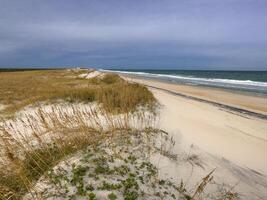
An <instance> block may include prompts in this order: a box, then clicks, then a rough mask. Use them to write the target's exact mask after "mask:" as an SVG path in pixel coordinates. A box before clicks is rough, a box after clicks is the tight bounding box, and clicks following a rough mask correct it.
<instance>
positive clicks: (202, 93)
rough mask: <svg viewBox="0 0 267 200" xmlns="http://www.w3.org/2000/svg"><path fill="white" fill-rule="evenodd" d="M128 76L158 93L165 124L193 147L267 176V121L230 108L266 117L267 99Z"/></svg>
mask: <svg viewBox="0 0 267 200" xmlns="http://www.w3.org/2000/svg"><path fill="white" fill-rule="evenodd" d="M124 77H126V76H124ZM126 78H127V79H128V80H130V81H133V82H138V83H141V84H144V85H146V86H147V87H148V88H149V89H150V90H151V91H152V92H153V94H154V95H155V97H156V98H157V100H158V101H159V103H160V104H161V105H162V108H161V111H160V112H161V114H160V115H161V121H160V124H159V126H160V127H161V128H162V129H164V130H165V131H167V132H169V133H172V135H173V137H174V138H176V139H177V141H180V142H181V143H183V144H186V145H187V146H190V145H196V146H198V147H199V148H200V149H201V150H203V151H204V152H207V153H209V154H212V155H215V156H217V157H219V158H223V159H226V160H229V161H231V162H233V163H235V164H237V165H239V166H242V167H244V168H247V169H251V170H253V171H255V172H258V173H260V174H265V175H266V174H267V159H266V155H265V154H266V152H267V134H266V133H267V120H266V119H263V118H262V117H257V115H255V116H254V115H249V114H244V113H242V112H237V111H235V110H231V109H229V108H228V107H227V106H230V108H232V107H233V108H238V109H241V110H245V111H249V112H252V113H256V114H257V113H258V114H260V116H263V117H264V116H265V114H266V111H267V99H266V98H263V97H255V96H249V95H246V94H241V93H233V92H228V91H224V90H219V89H214V88H212V89H209V88H204V87H196V86H186V85H178V84H171V83H166V82H161V81H158V80H150V79H142V78H139V77H133V76H131V77H129V76H127V77H126ZM176 94H177V95H176ZM190 97H194V98H193V99H192V98H190ZM201 100H207V101H201ZM210 102H215V103H218V104H219V105H221V104H222V105H227V106H226V108H224V107H220V106H217V104H215V105H214V104H211V103H210ZM186 145H185V146H186Z"/></svg>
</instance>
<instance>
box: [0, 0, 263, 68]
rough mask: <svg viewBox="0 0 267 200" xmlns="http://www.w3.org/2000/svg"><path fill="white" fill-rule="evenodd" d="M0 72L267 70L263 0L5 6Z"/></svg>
mask: <svg viewBox="0 0 267 200" xmlns="http://www.w3.org/2000/svg"><path fill="white" fill-rule="evenodd" d="M0 4H1V6H0V66H1V67H10V66H14V67H54V66H94V67H100V68H112V67H114V68H155V69H159V68H165V69H166V68H168V69H170V68H173V69H232V70H267V59H266V58H267V34H266V32H267V15H266V14H265V13H266V12H267V2H266V1H264V0H254V1H252V0H225V1H219V0H201V1H199V0H198V1H197V0H186V1H185V0H180V1H171V0H170V1H157V0H153V1H152V0H150V1H149V0H144V1H126V0H124V1H113V0H108V1H99V0H98V1H93V0H91V1H86V0H79V1H71V0H57V1H52V0H47V1H41V0H40V1H39V0H25V1H20V0H13V1H10V0H0Z"/></svg>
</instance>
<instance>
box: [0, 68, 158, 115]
mask: <svg viewBox="0 0 267 200" xmlns="http://www.w3.org/2000/svg"><path fill="white" fill-rule="evenodd" d="M85 72H88V71H85V70H79V71H75V70H72V71H71V70H43V71H42V70H38V71H24V72H1V73H0V104H4V105H5V106H6V108H5V109H4V110H3V111H2V112H5V114H9V115H12V114H14V112H16V111H18V110H20V109H21V108H23V107H25V106H27V105H32V104H34V103H36V102H40V101H46V102H47V101H49V102H51V101H55V100H58V99H62V100H65V101H69V102H78V101H80V102H81V101H83V102H92V101H97V102H99V103H102V104H103V106H104V107H105V108H106V109H107V110H109V112H128V111H130V110H134V109H135V108H136V106H138V105H145V104H147V105H152V104H153V103H154V101H155V99H154V97H153V95H152V94H151V93H150V92H149V91H148V90H147V89H146V88H145V87H142V86H140V85H138V84H131V83H128V82H126V81H124V80H123V79H121V78H120V77H119V76H118V75H114V74H107V75H106V76H104V77H103V78H102V79H97V78H93V79H91V80H87V79H83V78H79V77H78V75H79V74H82V73H85Z"/></svg>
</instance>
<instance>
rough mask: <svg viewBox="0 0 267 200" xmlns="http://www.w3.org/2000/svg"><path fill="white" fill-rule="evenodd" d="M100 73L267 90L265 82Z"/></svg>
mask: <svg viewBox="0 0 267 200" xmlns="http://www.w3.org/2000/svg"><path fill="white" fill-rule="evenodd" d="M102 71H112V72H117V73H121V74H133V75H140V76H146V77H154V78H167V79H176V80H185V81H189V82H191V83H192V82H193V83H200V84H212V83H213V84H215V85H217V84H227V85H229V86H230V85H239V86H254V87H263V88H265V89H267V82H258V81H251V80H234V79H218V78H199V77H192V76H181V75H174V74H173V75H172V74H153V73H148V72H132V71H118V70H102Z"/></svg>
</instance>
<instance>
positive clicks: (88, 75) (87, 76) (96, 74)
mask: <svg viewBox="0 0 267 200" xmlns="http://www.w3.org/2000/svg"><path fill="white" fill-rule="evenodd" d="M103 74H104V73H102V72H99V71H93V72H88V73H84V74H80V75H79V78H85V79H91V78H94V77H101V76H102V75H103Z"/></svg>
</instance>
